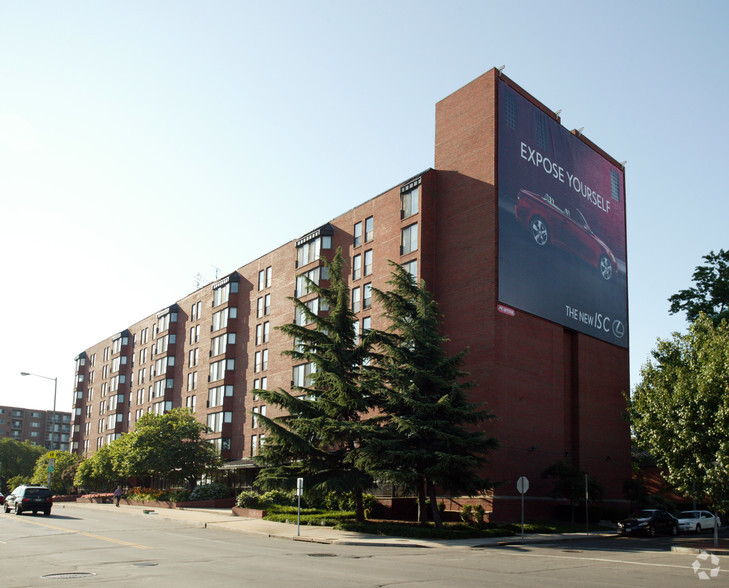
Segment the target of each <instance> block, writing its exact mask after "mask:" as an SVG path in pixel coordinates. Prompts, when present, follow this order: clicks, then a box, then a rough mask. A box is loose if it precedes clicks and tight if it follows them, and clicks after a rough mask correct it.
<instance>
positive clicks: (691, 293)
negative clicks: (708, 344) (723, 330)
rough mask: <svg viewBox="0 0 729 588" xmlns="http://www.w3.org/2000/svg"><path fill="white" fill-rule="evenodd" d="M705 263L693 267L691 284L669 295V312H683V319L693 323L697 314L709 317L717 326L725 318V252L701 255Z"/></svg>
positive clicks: (728, 257) (728, 262) (728, 269)
mask: <svg viewBox="0 0 729 588" xmlns="http://www.w3.org/2000/svg"><path fill="white" fill-rule="evenodd" d="M703 259H704V260H705V261H706V265H700V266H698V267H697V268H696V270H695V271H694V275H693V281H694V283H695V285H694V286H693V287H691V288H687V289H686V290H681V291H680V292H678V294H674V295H673V296H671V297H670V298H669V299H668V301H669V302H670V303H671V314H676V313H677V312H681V311H686V318H687V319H688V320H689V322H694V321H695V320H696V319H698V318H699V314H700V313H702V312H703V313H705V314H706V315H707V316H709V317H710V318H711V319H712V320H713V321H714V324H716V325H718V324H719V323H720V322H721V320H722V319H726V320H729V251H724V250H723V249H720V250H719V253H714V252H713V251H710V252H709V254H708V255H704V257H703Z"/></svg>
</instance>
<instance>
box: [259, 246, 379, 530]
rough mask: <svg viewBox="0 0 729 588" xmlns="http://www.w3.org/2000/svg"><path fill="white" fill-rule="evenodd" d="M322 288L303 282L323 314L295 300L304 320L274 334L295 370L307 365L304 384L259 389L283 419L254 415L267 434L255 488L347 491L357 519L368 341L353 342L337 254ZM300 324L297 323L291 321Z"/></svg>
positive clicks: (363, 475) (363, 476)
mask: <svg viewBox="0 0 729 588" xmlns="http://www.w3.org/2000/svg"><path fill="white" fill-rule="evenodd" d="M324 264H325V267H326V268H327V269H328V272H329V282H330V285H329V287H327V288H324V287H322V286H319V285H318V284H315V283H313V282H311V281H310V280H309V281H308V288H309V290H310V291H311V292H314V293H315V294H316V296H317V297H318V298H319V305H320V308H321V309H328V312H324V313H322V314H317V313H313V312H312V311H311V310H310V309H309V307H308V306H307V305H306V303H304V302H302V301H301V300H300V299H298V298H293V299H292V300H293V303H294V307H295V311H296V316H297V317H301V318H302V320H300V321H296V322H294V323H291V324H287V325H283V326H281V327H279V329H280V330H281V331H282V332H284V333H286V334H287V335H288V336H290V337H291V338H292V339H293V341H294V348H293V349H292V350H288V351H286V352H285V353H286V354H287V355H289V356H290V357H292V358H293V359H294V360H295V361H296V362H297V363H300V364H301V365H309V366H311V368H312V369H311V375H310V376H308V380H307V381H306V382H304V383H303V384H302V383H300V382H299V383H296V384H294V385H292V389H291V391H290V392H289V391H286V390H283V389H278V390H273V391H269V390H259V391H257V392H258V393H259V394H260V396H261V397H262V398H263V399H264V400H266V402H267V403H268V404H269V405H274V406H276V407H279V408H280V409H282V411H283V413H284V414H282V415H281V416H276V417H265V416H260V417H259V418H260V420H261V422H262V424H263V426H264V427H265V428H266V430H267V434H266V443H265V445H263V446H262V447H261V449H260V452H259V455H258V460H259V462H260V463H261V464H262V465H263V466H264V468H263V470H262V471H261V473H260V474H259V476H258V479H257V484H259V485H260V486H262V487H264V488H286V487H291V486H292V484H293V483H294V480H295V478H297V477H303V478H305V480H306V482H305V483H306V485H307V488H309V489H310V490H312V491H314V492H319V493H321V494H324V493H326V492H328V491H334V492H339V493H345V492H352V493H353V495H354V499H355V514H356V517H357V520H360V521H362V520H364V506H363V496H362V495H363V492H364V491H365V490H367V489H368V488H369V487H371V486H372V484H373V480H372V477H371V476H370V474H369V473H367V472H366V471H365V470H363V469H361V468H359V467H358V466H357V465H356V454H357V452H358V451H359V450H360V448H361V447H362V445H363V444H364V443H366V441H367V438H368V436H369V434H370V433H369V430H370V428H371V424H370V423H369V422H368V421H367V420H366V419H365V418H364V417H365V416H366V415H367V413H368V411H369V410H370V409H371V407H372V397H371V395H370V394H369V391H368V390H367V389H366V388H364V387H363V384H364V382H365V381H366V380H365V379H364V378H363V377H362V372H363V364H366V363H367V359H368V347H369V342H368V339H367V337H363V338H362V339H361V340H358V337H357V335H356V333H355V330H354V322H355V321H356V316H355V315H354V313H353V312H352V309H351V306H350V297H349V287H348V285H347V281H346V278H345V277H344V260H343V258H342V252H341V249H338V250H337V252H336V254H335V256H334V258H333V259H332V261H331V262H328V261H327V260H326V259H325V260H324ZM297 322H298V323H300V324H297Z"/></svg>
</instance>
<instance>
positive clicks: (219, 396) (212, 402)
mask: <svg viewBox="0 0 729 588" xmlns="http://www.w3.org/2000/svg"><path fill="white" fill-rule="evenodd" d="M227 388H230V394H227V393H226V389H227ZM232 395H233V386H216V387H215V388H210V390H208V407H209V408H214V407H216V406H223V400H224V399H225V397H226V396H232Z"/></svg>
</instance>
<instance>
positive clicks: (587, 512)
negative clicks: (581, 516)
mask: <svg viewBox="0 0 729 588" xmlns="http://www.w3.org/2000/svg"><path fill="white" fill-rule="evenodd" d="M589 504H590V492H589V491H588V489H587V474H585V534H586V535H589V534H590V507H589Z"/></svg>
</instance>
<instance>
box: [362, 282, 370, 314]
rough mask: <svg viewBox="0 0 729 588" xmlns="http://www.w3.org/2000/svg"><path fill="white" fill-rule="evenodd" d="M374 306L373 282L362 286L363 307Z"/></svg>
mask: <svg viewBox="0 0 729 588" xmlns="http://www.w3.org/2000/svg"><path fill="white" fill-rule="evenodd" d="M371 306H372V284H365V285H364V287H363V288H362V308H363V309H366V308H370V307H371Z"/></svg>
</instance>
